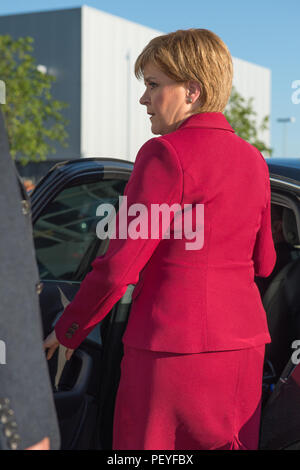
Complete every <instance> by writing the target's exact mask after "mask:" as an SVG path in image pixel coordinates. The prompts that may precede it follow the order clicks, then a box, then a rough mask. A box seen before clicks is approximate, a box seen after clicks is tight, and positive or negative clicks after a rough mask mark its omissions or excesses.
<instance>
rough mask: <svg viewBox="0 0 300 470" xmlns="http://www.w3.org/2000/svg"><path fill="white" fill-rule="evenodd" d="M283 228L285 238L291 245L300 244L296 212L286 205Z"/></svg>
mask: <svg viewBox="0 0 300 470" xmlns="http://www.w3.org/2000/svg"><path fill="white" fill-rule="evenodd" d="M282 230H283V234H284V238H285V239H286V241H287V242H288V243H290V244H291V245H300V239H299V234H298V228H297V222H296V217H295V214H294V212H293V211H292V210H291V209H287V208H286V207H285V208H284V209H283V214H282Z"/></svg>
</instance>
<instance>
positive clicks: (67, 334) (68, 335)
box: [66, 331, 73, 339]
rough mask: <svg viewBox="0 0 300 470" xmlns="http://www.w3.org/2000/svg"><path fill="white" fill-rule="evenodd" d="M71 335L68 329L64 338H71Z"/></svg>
mask: <svg viewBox="0 0 300 470" xmlns="http://www.w3.org/2000/svg"><path fill="white" fill-rule="evenodd" d="M72 336H73V335H72V333H70V332H69V331H68V333H66V338H69V339H70V338H72Z"/></svg>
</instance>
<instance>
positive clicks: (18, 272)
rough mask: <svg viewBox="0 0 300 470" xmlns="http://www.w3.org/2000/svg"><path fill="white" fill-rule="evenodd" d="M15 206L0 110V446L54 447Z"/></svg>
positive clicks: (26, 246) (26, 247) (35, 309)
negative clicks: (44, 441)
mask: <svg viewBox="0 0 300 470" xmlns="http://www.w3.org/2000/svg"><path fill="white" fill-rule="evenodd" d="M22 202H23V207H24V208H25V206H24V203H25V202H27V201H26V200H23V201H22ZM21 208H22V205H21V196H20V191H19V187H18V184H17V178H16V174H15V171H14V164H13V162H12V160H11V157H10V155H9V149H8V143H7V138H6V133H5V132H4V122H3V117H2V113H1V112H0V214H1V216H2V223H1V229H0V279H1V286H0V292H1V304H0V449H3V450H4V449H5V450H13V449H25V448H27V447H29V446H33V445H34V444H37V443H38V442H40V441H41V440H42V439H44V438H45V437H49V438H50V446H51V449H52V450H54V449H59V447H60V434H59V426H58V421H57V416H56V410H55V404H54V398H53V393H52V387H51V382H50V378H49V373H48V364H47V361H46V358H45V353H44V350H43V331H42V323H41V317H40V310H39V299H38V294H37V292H36V283H38V282H39V277H38V270H37V266H36V260H35V253H34V245H33V239H32V224H31V218H30V211H29V210H24V212H23V211H22V209H21Z"/></svg>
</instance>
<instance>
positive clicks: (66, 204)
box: [31, 158, 133, 449]
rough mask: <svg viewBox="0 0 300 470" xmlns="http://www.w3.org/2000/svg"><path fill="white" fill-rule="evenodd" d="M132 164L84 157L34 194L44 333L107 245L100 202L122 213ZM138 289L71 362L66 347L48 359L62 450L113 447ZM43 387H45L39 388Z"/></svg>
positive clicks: (59, 168) (63, 166)
mask: <svg viewBox="0 0 300 470" xmlns="http://www.w3.org/2000/svg"><path fill="white" fill-rule="evenodd" d="M132 167H133V164H131V163H130V162H126V161H123V160H113V159H111V160H110V159H104V158H103V159H81V160H76V161H72V162H66V163H60V164H58V165H56V166H55V167H54V168H53V169H52V170H50V172H49V173H48V174H47V175H46V177H45V178H44V179H43V180H42V181H41V182H40V183H39V184H38V186H37V187H36V189H35V190H34V192H33V193H32V195H31V204H32V222H33V236H34V244H35V250H36V259H37V263H38V268H39V273H40V280H41V292H40V307H41V316H42V324H43V333H44V337H46V336H47V335H48V334H49V333H50V332H51V331H52V329H53V327H54V325H55V323H56V321H57V320H58V318H59V316H60V315H61V314H62V312H63V310H64V308H65V306H66V305H67V304H68V302H70V301H71V300H72V299H73V298H74V296H75V294H76V292H77V291H78V289H79V287H80V283H81V281H82V280H83V279H84V277H85V275H86V274H87V273H88V272H89V271H90V269H91V263H92V261H93V260H94V259H95V257H96V256H100V255H103V254H104V253H105V251H106V250H107V247H108V242H109V240H108V239H105V240H101V239H99V238H98V237H97V235H96V226H97V223H98V222H99V220H101V217H99V216H98V217H97V216H96V210H97V207H98V206H99V204H102V203H110V204H113V206H114V207H115V209H116V210H117V209H118V205H119V196H121V195H122V194H123V192H124V189H125V185H126V183H127V181H128V179H129V177H130V173H131V170H132ZM132 289H133V286H129V287H128V290H127V292H126V293H125V295H124V296H123V298H122V299H121V300H120V301H119V302H118V303H117V304H116V305H115V306H114V308H113V310H112V311H111V312H110V314H109V315H107V316H106V317H105V318H104V320H103V321H102V322H101V323H100V324H98V325H97V326H96V327H95V328H94V330H93V331H92V332H91V333H90V335H89V336H88V337H87V338H86V339H85V341H83V343H82V344H81V345H80V347H79V348H78V349H77V350H75V352H74V353H73V356H72V358H71V359H70V361H67V362H66V361H65V355H64V352H65V348H64V347H62V346H60V348H59V349H58V350H57V351H56V352H55V354H54V356H53V357H52V358H51V360H50V361H48V365H49V373H50V378H51V383H52V387H53V393H54V399H55V406H56V410H57V416H58V421H59V426H60V432H61V449H109V448H111V445H112V423H113V410H114V401H115V395H116V391H117V387H118V383H119V375H120V371H119V366H120V361H121V358H122V354H123V351H122V342H121V339H122V335H123V332H124V329H125V327H126V323H127V318H128V313H129V308H130V303H131V291H132ZM36 386H38V384H36Z"/></svg>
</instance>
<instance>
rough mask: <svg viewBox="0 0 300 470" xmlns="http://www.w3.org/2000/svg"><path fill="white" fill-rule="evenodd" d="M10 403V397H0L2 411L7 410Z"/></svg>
mask: <svg viewBox="0 0 300 470" xmlns="http://www.w3.org/2000/svg"><path fill="white" fill-rule="evenodd" d="M9 404H10V400H9V398H0V411H1V410H7V407H8V405H9Z"/></svg>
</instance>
